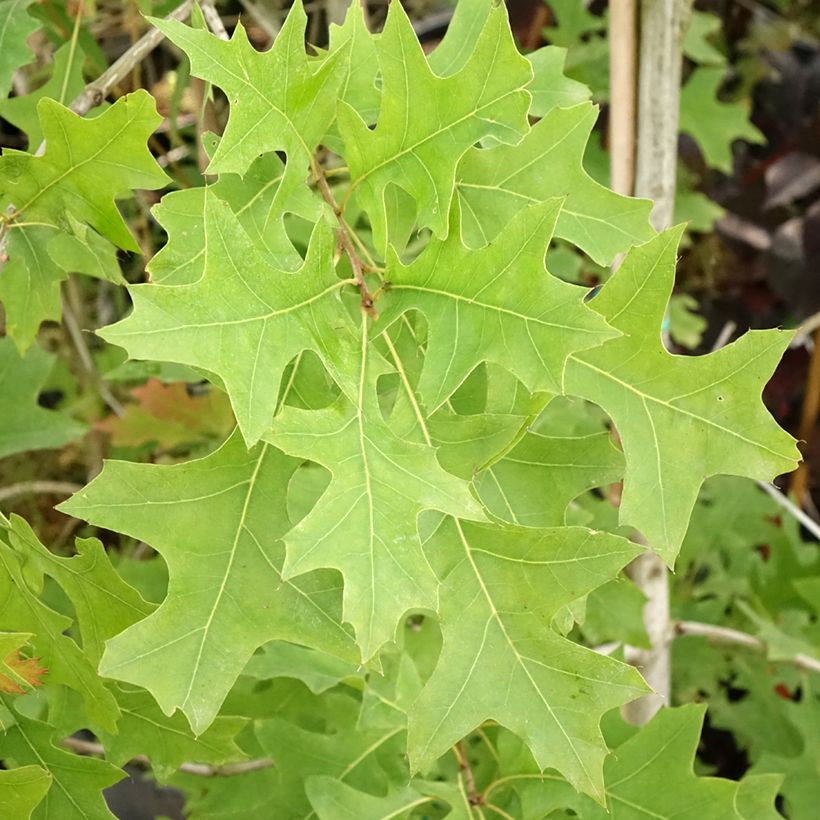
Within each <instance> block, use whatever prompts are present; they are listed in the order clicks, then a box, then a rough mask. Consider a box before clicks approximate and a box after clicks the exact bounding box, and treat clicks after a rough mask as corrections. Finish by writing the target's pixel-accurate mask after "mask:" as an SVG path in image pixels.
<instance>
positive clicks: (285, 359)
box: [100, 192, 358, 446]
mask: <svg viewBox="0 0 820 820" xmlns="http://www.w3.org/2000/svg"><path fill="white" fill-rule="evenodd" d="M204 234H205V238H206V245H205V259H204V270H203V273H202V276H201V278H199V279H197V280H194V281H191V282H187V283H184V284H178V285H177V284H173V285H166V284H162V285H158V284H153V283H147V284H143V285H134V286H132V287H131V288H130V289H129V290H130V293H131V297H132V300H133V303H134V310H133V312H132V313H131V314H130V315H129V316H127V317H126V318H125V319H123V320H122V321H120V322H118V323H117V324H115V325H112V326H110V327H107V328H105V329H104V330H102V331H100V335H101V336H102V337H103V338H104V339H106V341H109V342H113V343H114V344H119V345H122V346H124V347H125V348H126V349H127V350H128V352H129V354H130V355H131V356H132V357H133V358H139V359H158V360H161V361H172V362H177V363H179V364H187V365H191V366H193V367H201V368H203V369H204V370H206V371H208V372H211V373H215V374H216V375H217V376H218V377H219V378H220V379H221V380H222V381H223V383H224V384H225V387H226V389H227V392H228V395H229V396H230V398H231V404H232V406H233V409H234V413H235V415H236V419H237V423H238V424H239V427H240V429H241V430H242V434H243V436H244V437H245V440H246V442H247V443H248V445H249V446H250V445H253V444H255V443H256V442H257V441H258V440H259V439H260V438H261V437H262V435H263V434H264V432H265V430H267V429H268V427H270V424H271V421H272V419H273V414H274V411H275V409H276V406H277V402H278V398H279V386H280V383H281V379H282V373H283V372H284V370H285V368H286V367H287V365H288V363H289V362H290V361H291V359H293V358H294V356H296V355H298V354H299V353H300V352H301V351H303V350H307V349H311V350H313V351H315V352H316V353H317V354H318V355H319V356H320V357H321V359H322V361H323V362H324V364H325V365H326V366H327V367H328V369H329V370H330V374H331V376H333V377H334V378H335V379H336V381H337V382H338V383H339V385H340V386H341V387H342V388H343V389H345V388H347V389H348V390H350V391H352V390H354V389H355V387H354V386H353V385H351V383H350V378H349V377H348V375H347V374H348V373H349V372H351V371H352V370H354V369H355V363H356V357H357V354H358V345H357V343H356V339H355V333H354V330H353V329H354V327H355V326H354V325H353V324H352V322H351V321H350V319H349V318H348V315H347V313H346V311H345V308H344V307H343V305H342V303H341V301H340V299H339V291H340V289H341V288H342V287H343V286H344V285H345V284H347V283H349V282H350V281H351V280H342V279H339V278H338V276H337V275H336V272H335V268H334V260H333V254H334V249H335V245H336V243H335V237H334V233H333V231H332V230H331V228H330V226H329V225H327V224H326V223H325V222H323V221H320V222H319V223H318V224H317V226H316V227H315V228H314V230H313V234H312V236H311V241H310V246H309V248H308V252H307V257H306V258H305V260H304V262H303V263H302V265H301V267H300V268H299V270H298V271H296V272H292V271H287V270H282V269H280V268H277V267H276V266H274V265H273V264H272V263H271V261H270V260H269V258H268V255H267V254H266V253H265V252H264V251H263V250H262V249H260V247H259V245H258V244H257V243H256V242H254V241H253V239H252V237H251V236H250V235H249V234H248V233H247V231H246V230H245V228H244V227H243V226H242V224H241V222H240V221H239V218H238V217H237V215H236V214H235V213H234V212H233V211H232V210H231V207H230V206H229V205H228V204H227V203H225V202H223V201H222V200H220V199H218V198H217V196H216V195H215V194H213V193H211V192H206V195H205V216H204Z"/></svg>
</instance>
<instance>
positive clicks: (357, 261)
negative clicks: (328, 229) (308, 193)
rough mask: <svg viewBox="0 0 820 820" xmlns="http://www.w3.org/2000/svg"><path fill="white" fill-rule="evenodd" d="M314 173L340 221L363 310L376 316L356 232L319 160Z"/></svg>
mask: <svg viewBox="0 0 820 820" xmlns="http://www.w3.org/2000/svg"><path fill="white" fill-rule="evenodd" d="M313 175H314V177H315V179H316V183H317V185H318V186H319V191H320V193H321V194H322V198H323V199H324V200H325V202H327V204H328V205H330V207H331V208H332V209H333V213H334V214H335V215H336V220H337V222H338V223H339V232H338V235H339V242H340V243H341V246H342V249H343V250H344V252H345V253H346V254H347V258H348V259H349V260H350V267H351V268H352V269H353V278H354V279H355V280H356V286H357V287H358V288H359V293H360V294H361V297H362V310H363V311H364V312H365V313H366V314H367V315H368V316H370V317H371V318H375V316H376V311H375V309H374V307H373V294H372V293H370V291H369V290H368V288H367V282H366V281H365V278H364V269H365V267H366V265H365V264H364V262H362V259H361V257H360V256H359V254H358V252H357V251H356V248H355V247H354V246H353V241H354V233H353V231H352V230H351V229H350V226H349V225H348V224H347V222H345V220H344V217H343V214H344V211H343V209H342V208H340V207H339V204H338V203H337V202H336V198H335V197H334V196H333V191H331V190H330V185H328V182H327V178H326V177H325V173H324V171H323V170H322V166H321V165H319V163H318V162H314V163H313Z"/></svg>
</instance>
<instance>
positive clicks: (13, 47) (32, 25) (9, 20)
mask: <svg viewBox="0 0 820 820" xmlns="http://www.w3.org/2000/svg"><path fill="white" fill-rule="evenodd" d="M33 2H34V0H0V100H5V98H6V97H7V96H8V93H9V90H10V89H11V78H12V76H13V75H14V72H15V71H16V70H17V69H18V68H20V66H22V65H25V63H28V62H30V61H31V59H32V56H33V55H32V53H31V49H30V48H29V47H28V45H27V44H26V40H27V39H28V36H29V34H32V33H33V32H35V31H36V30H37V28H38V27H39V23H38V22H37V21H36V20H35V19H34V18H33V17H32V16H31V15H29V13H28V11H27V9H28V7H29V6H30V5H31V4H32V3H33Z"/></svg>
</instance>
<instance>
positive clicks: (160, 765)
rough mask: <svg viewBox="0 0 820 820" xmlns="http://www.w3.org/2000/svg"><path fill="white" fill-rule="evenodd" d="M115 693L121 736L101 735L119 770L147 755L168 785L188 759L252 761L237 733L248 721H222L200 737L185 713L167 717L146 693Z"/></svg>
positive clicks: (108, 757)
mask: <svg viewBox="0 0 820 820" xmlns="http://www.w3.org/2000/svg"><path fill="white" fill-rule="evenodd" d="M116 695H117V702H118V703H119V705H120V711H121V713H122V716H121V717H120V719H119V721H118V723H117V733H116V734H113V733H109V732H103V733H102V734H101V735H100V740H101V741H102V743H103V745H104V746H105V757H106V760H108V761H109V762H111V763H113V764H114V765H115V766H124V765H125V764H126V763H127V762H128V761H129V760H131V759H132V758H133V757H136V756H137V755H140V754H143V755H147V756H148V758H149V760H150V761H151V770H152V772H153V773H154V775H155V777H156V778H157V780H159V781H160V782H163V783H164V782H167V781H168V778H169V777H171V775H172V774H173V773H174V772H175V771H176V770H177V769H178V768H179V766H180V764H182V763H183V762H184V761H186V760H194V761H196V762H197V763H209V764H211V765H214V766H221V765H223V764H225V763H236V762H239V761H242V760H244V759H246V757H247V755H246V754H245V753H244V752H243V751H242V750H241V749H240V748H239V746H237V744H236V735H237V734H238V733H239V732H240V731H241V730H242V729H243V728H244V727H245V726H246V725H247V722H248V721H247V720H246V719H244V718H241V717H218V718H216V720H215V721H214V722H213V723H212V724H211V725H210V726H209V727H208V728H207V729H206V730H205V731H204V732H203V733H202V734H200V735H198V736H195V735H193V734H192V733H191V730H190V728H189V726H188V724H187V722H186V720H185V718H184V717H183V716H182V715H179V714H177V715H173V716H171V717H166V716H165V715H164V714H162V712H161V711H160V709H159V707H158V706H157V704H156V701H155V700H154V699H153V698H152V697H151V695H149V694H148V693H147V692H142V691H138V690H131V691H128V690H125V689H119V690H118V691H117V692H116Z"/></svg>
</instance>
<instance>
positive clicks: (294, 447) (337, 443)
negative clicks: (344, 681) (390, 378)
mask: <svg viewBox="0 0 820 820" xmlns="http://www.w3.org/2000/svg"><path fill="white" fill-rule="evenodd" d="M384 372H386V367H385V366H384V364H383V362H380V361H379V359H378V354H377V353H376V352H375V351H369V350H368V346H367V339H366V337H365V336H364V334H363V345H362V351H361V358H360V364H359V391H358V395H357V396H356V403H355V404H352V403H351V402H350V401H349V400H348V399H346V398H342V399H340V400H339V401H338V402H337V403H335V404H333V405H332V406H331V407H329V408H327V409H326V410H319V411H304V410H299V409H296V408H290V407H288V408H285V410H284V411H283V412H282V414H281V415H279V416H277V418H276V422H275V424H274V426H273V429H272V431H271V433H269V434H268V435H267V436H266V437H265V438H266V440H267V441H270V442H271V443H272V444H275V445H276V446H277V447H281V448H282V449H283V450H284V451H285V452H287V453H290V454H291V455H296V456H302V457H304V458H310V459H311V460H313V461H317V462H319V463H320V464H322V465H324V466H325V467H327V468H328V469H329V470H330V471H331V473H332V475H333V479H332V481H331V484H330V486H329V487H328V489H327V491H326V492H325V494H324V495H323V496H322V498H321V499H320V500H319V501H318V502H317V504H316V506H315V507H314V509H313V510H311V512H310V513H309V514H308V515H307V516H306V517H305V518H304V519H303V520H302V521H300V522H299V524H298V525H297V526H296V527H295V528H294V529H293V530H292V531H291V532H290V533H289V534H288V535H287V537H286V539H285V540H286V544H287V560H286V562H285V568H284V570H285V574H286V575H287V576H288V577H292V576H294V575H298V574H300V573H302V572H307V571H309V570H314V569H318V568H321V567H334V568H336V569H338V570H340V571H341V573H342V574H343V576H344V578H345V597H344V617H345V620H346V621H349V622H350V623H352V624H353V627H354V629H355V630H356V637H357V641H358V643H359V646H360V647H361V651H362V658H363V659H364V660H369V659H370V658H371V657H372V656H373V655H374V654H375V653H376V652H377V651H378V650H379V648H380V647H381V646H382V645H383V644H384V643H386V642H387V641H390V640H392V638H393V636H394V634H395V631H396V626H397V625H398V622H399V619H400V618H401V617H402V615H404V614H405V613H406V612H407V611H408V610H411V609H422V608H430V609H435V608H436V605H437V594H436V593H437V582H436V577H435V574H434V573H433V570H432V568H431V567H430V565H429V564H428V563H427V561H426V559H425V557H424V553H423V552H422V549H421V543H420V541H419V537H418V532H417V527H416V519H417V518H418V515H419V513H421V512H422V511H423V510H427V509H433V510H439V511H441V512H445V513H450V514H452V515H459V516H463V517H465V518H473V519H476V518H477V519H479V520H481V519H483V517H484V516H483V513H482V512H481V509H480V507H479V505H478V504H477V503H476V502H475V500H474V499H473V498H472V497H471V496H470V494H469V492H468V490H467V484H466V482H464V481H461V480H459V479H457V478H455V477H453V476H451V475H449V474H448V473H446V472H444V470H443V469H442V468H441V467H440V466H439V465H438V463H437V461H436V457H435V452H434V450H433V449H432V448H430V447H427V446H426V445H423V444H416V443H413V442H410V441H407V440H403V439H401V438H400V437H399V436H397V435H396V433H395V432H394V431H393V430H391V428H390V427H389V426H388V425H387V424H386V423H385V422H384V421H383V419H382V417H381V411H380V409H379V405H378V397H377V394H376V383H377V379H378V377H379V376H380V375H381V374H383V373H384Z"/></svg>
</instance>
